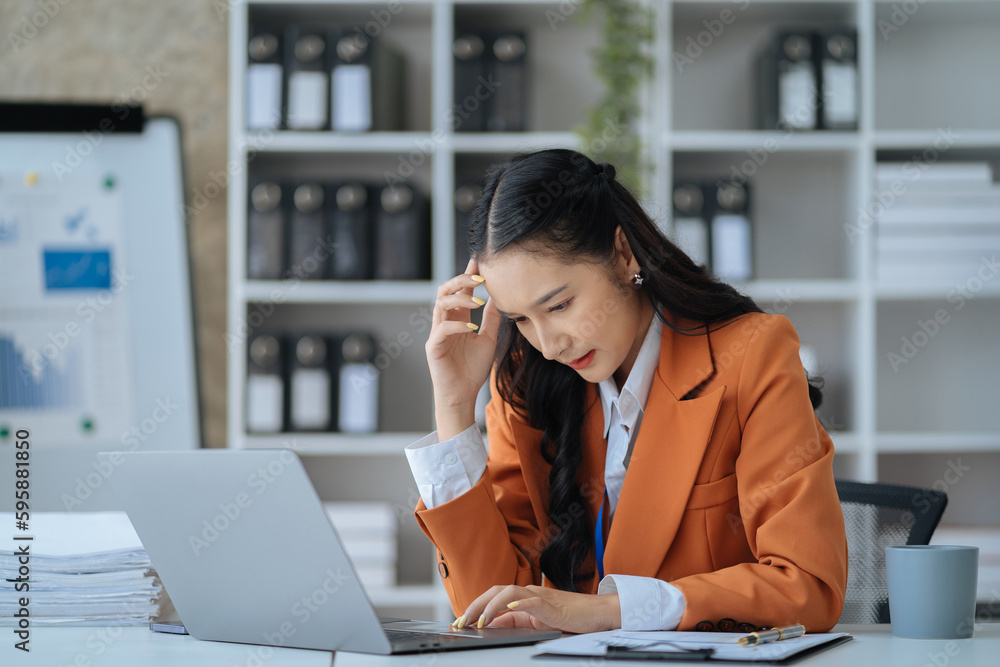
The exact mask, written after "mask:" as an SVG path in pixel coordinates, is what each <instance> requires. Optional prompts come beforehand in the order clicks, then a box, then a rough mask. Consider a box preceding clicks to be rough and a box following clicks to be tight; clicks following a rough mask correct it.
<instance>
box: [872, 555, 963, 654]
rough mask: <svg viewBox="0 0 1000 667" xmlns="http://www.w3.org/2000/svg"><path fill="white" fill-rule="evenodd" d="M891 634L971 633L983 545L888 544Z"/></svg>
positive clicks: (941, 636) (918, 636)
mask: <svg viewBox="0 0 1000 667" xmlns="http://www.w3.org/2000/svg"><path fill="white" fill-rule="evenodd" d="M885 572H886V578H887V581H888V584H889V617H890V620H891V621H892V634H893V635H894V636H896V637H908V638H911V639H967V638H969V637H971V636H972V629H973V624H974V621H975V615H976V584H977V580H978V578H979V548H978V547H961V546H945V545H936V544H935V545H907V546H898V547H886V548H885Z"/></svg>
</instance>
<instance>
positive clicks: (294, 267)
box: [287, 182, 330, 280]
mask: <svg viewBox="0 0 1000 667" xmlns="http://www.w3.org/2000/svg"><path fill="white" fill-rule="evenodd" d="M324 199H325V194H324V189H323V186H322V185H320V184H319V183H315V182H312V183H303V184H301V185H299V186H298V187H296V188H295V190H294V191H293V193H292V210H291V215H290V218H291V220H290V225H289V227H290V230H289V238H288V249H289V253H288V271H287V273H288V275H291V276H293V277H295V278H299V279H301V280H322V279H324V278H326V277H327V264H328V263H329V262H328V259H329V256H330V255H329V252H327V250H326V247H325V246H328V245H329V244H328V243H327V240H326V237H327V224H326V219H325V216H324V210H325V209H324V206H323V201H324Z"/></svg>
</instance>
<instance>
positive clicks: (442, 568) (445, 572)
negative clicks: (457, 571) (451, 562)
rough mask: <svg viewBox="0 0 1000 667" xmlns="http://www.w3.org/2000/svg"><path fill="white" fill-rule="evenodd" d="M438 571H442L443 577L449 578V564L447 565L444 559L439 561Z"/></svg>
mask: <svg viewBox="0 0 1000 667" xmlns="http://www.w3.org/2000/svg"><path fill="white" fill-rule="evenodd" d="M438 572H440V573H441V578H442V579H447V578H448V566H447V565H445V563H444V561H443V560H442V561H438Z"/></svg>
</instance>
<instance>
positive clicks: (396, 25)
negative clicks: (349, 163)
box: [242, 0, 434, 134]
mask: <svg viewBox="0 0 1000 667" xmlns="http://www.w3.org/2000/svg"><path fill="white" fill-rule="evenodd" d="M433 4H434V3H433V2H430V1H428V2H413V3H410V2H407V3H404V4H403V5H402V6H401V11H398V12H396V13H395V14H392V13H390V11H389V10H388V9H387V7H386V4H385V3H382V4H380V5H377V4H373V3H365V2H357V1H356V0H355V1H354V2H343V1H335V2H317V1H312V2H281V1H278V2H253V3H251V4H250V5H249V6H248V7H247V13H248V15H249V20H250V23H251V24H254V23H255V22H257V21H261V22H268V23H270V22H273V23H274V24H276V25H286V24H291V23H296V22H301V23H303V24H318V25H325V26H335V25H342V26H346V27H349V28H351V29H353V30H355V31H356V32H358V33H360V34H361V35H363V36H365V37H374V38H375V39H380V40H383V43H384V44H386V45H388V46H389V47H391V48H392V49H393V50H395V51H397V52H399V53H400V55H402V56H403V58H404V60H405V64H404V68H405V69H404V71H405V75H404V77H405V79H406V96H405V98H404V107H405V109H404V118H403V121H404V128H403V129H405V130H411V131H414V130H415V131H429V130H430V129H431V92H430V91H431V45H432V44H433V30H432V10H433ZM379 10H382V11H383V12H385V14H388V16H387V17H385V18H382V19H381V20H379V19H378V18H377V17H376V16H373V12H377V11H379ZM242 53H243V54H245V53H246V49H245V48H244V49H242ZM242 57H243V58H246V56H245V55H243V56H242ZM277 133H279V134H280V133H281V132H280V131H279V132H277ZM316 134H322V132H317V133H316ZM327 134H329V132H327Z"/></svg>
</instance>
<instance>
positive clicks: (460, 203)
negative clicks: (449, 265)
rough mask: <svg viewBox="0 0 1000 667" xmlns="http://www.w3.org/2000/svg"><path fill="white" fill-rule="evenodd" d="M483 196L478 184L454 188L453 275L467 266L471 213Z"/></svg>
mask: <svg viewBox="0 0 1000 667" xmlns="http://www.w3.org/2000/svg"><path fill="white" fill-rule="evenodd" d="M482 196H483V191H482V186H481V185H480V184H479V183H475V182H468V183H463V184H462V185H460V186H458V187H457V188H455V273H456V274H459V273H461V272H462V271H465V267H466V266H467V265H468V264H469V225H470V224H471V223H472V212H473V211H474V210H475V208H476V204H478V203H479V200H480V199H481V198H482Z"/></svg>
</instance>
